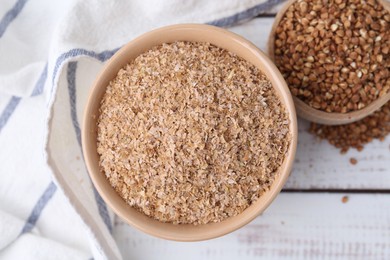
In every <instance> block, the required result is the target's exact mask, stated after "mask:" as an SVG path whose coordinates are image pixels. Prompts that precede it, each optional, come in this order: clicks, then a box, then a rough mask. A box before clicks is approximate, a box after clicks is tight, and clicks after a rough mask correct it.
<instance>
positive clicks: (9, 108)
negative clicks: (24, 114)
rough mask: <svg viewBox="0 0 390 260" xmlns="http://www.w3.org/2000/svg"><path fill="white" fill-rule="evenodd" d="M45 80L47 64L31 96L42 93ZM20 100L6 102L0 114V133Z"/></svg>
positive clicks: (11, 99)
mask: <svg viewBox="0 0 390 260" xmlns="http://www.w3.org/2000/svg"><path fill="white" fill-rule="evenodd" d="M46 78H47V64H46V66H45V68H44V70H43V71H42V73H41V76H40V77H39V79H38V81H37V83H36V84H35V87H34V89H33V92H32V94H31V96H37V95H39V94H41V93H42V91H43V88H44V86H45V82H46ZM20 100H21V98H20V97H16V96H13V97H11V98H10V100H9V101H8V104H7V105H6V106H5V108H4V110H3V112H2V113H1V114H0V133H1V130H2V129H3V127H4V126H5V125H6V124H7V122H8V119H9V118H10V117H11V115H12V114H13V113H14V112H15V109H16V107H17V106H18V105H19V103H20Z"/></svg>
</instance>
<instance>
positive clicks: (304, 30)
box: [272, 0, 390, 114]
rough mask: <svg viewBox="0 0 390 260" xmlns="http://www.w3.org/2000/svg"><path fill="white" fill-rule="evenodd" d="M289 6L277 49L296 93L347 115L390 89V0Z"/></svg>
mask: <svg viewBox="0 0 390 260" xmlns="http://www.w3.org/2000/svg"><path fill="white" fill-rule="evenodd" d="M287 6H288V8H287V9H286V10H285V12H284V13H282V14H283V16H282V17H281V18H280V21H279V22H278V23H277V24H276V28H275V36H274V38H273V40H274V41H273V42H272V45H273V46H272V50H273V51H272V54H273V55H274V60H275V64H276V65H277V67H278V68H279V69H280V71H281V73H282V74H283V76H284V78H285V79H286V81H287V83H288V85H289V87H290V90H291V93H292V94H293V95H294V96H296V97H297V98H299V100H301V101H303V102H304V103H306V104H307V105H309V106H310V107H311V108H314V109H316V110H319V111H324V112H327V113H343V114H346V113H349V112H354V111H358V110H363V109H365V108H367V107H369V106H370V104H372V103H374V102H376V101H377V100H379V99H381V98H382V97H384V96H386V95H387V94H388V93H389V92H390V73H389V66H390V53H389V50H390V26H389V25H390V12H389V10H390V7H389V3H388V2H386V1H382V0H367V1H361V0H310V1H309V0H294V1H292V0H290V1H289V2H288V3H287ZM276 20H278V18H277V19H276ZM372 112H373V111H372Z"/></svg>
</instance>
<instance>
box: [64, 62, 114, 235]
mask: <svg viewBox="0 0 390 260" xmlns="http://www.w3.org/2000/svg"><path fill="white" fill-rule="evenodd" d="M76 70H77V62H69V63H68V71H67V80H68V91H69V100H70V114H71V117H72V123H73V127H74V129H75V132H76V136H77V142H78V143H79V145H80V147H81V130H80V125H79V122H78V119H77V108H76V100H77V98H76V97H77V96H76ZM92 189H93V193H94V196H95V200H96V203H97V206H98V210H99V214H100V216H101V218H102V219H103V221H104V223H105V224H106V226H107V228H108V230H109V231H110V232H112V223H111V220H110V216H109V215H108V210H107V205H106V203H105V202H104V200H103V199H102V197H100V195H99V193H98V192H97V191H96V189H95V187H94V186H93V185H92Z"/></svg>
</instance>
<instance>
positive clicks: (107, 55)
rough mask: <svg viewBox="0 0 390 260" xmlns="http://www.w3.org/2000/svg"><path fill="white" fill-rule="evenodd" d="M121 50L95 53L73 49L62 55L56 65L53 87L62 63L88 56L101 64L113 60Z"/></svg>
mask: <svg viewBox="0 0 390 260" xmlns="http://www.w3.org/2000/svg"><path fill="white" fill-rule="evenodd" d="M118 50H119V48H116V49H113V50H105V51H102V52H94V51H89V50H86V49H80V48H78V49H72V50H70V51H67V52H65V53H63V54H61V55H60V56H59V57H58V58H57V60H56V63H55V65H54V70H53V74H52V87H53V86H54V80H55V78H56V76H57V73H58V70H59V68H60V67H61V65H62V63H63V62H64V61H66V60H68V59H71V58H74V57H79V56H87V57H91V58H95V59H97V60H99V61H101V62H103V61H106V60H108V59H109V58H111V56H112V55H114V54H115V52H117V51H118Z"/></svg>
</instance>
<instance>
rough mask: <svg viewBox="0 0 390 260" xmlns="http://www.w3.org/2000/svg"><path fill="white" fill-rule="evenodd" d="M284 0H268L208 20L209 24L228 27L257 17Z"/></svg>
mask: <svg viewBox="0 0 390 260" xmlns="http://www.w3.org/2000/svg"><path fill="white" fill-rule="evenodd" d="M283 1H284V0H268V1H266V2H264V3H261V4H258V5H255V6H254V7H251V8H249V9H247V10H245V11H242V12H240V13H237V14H234V15H231V16H228V17H225V18H221V19H218V20H215V21H211V22H208V23H207V24H209V25H214V26H219V27H228V26H232V25H234V24H237V23H239V22H243V21H247V20H249V19H251V18H254V17H256V16H257V15H259V14H261V13H263V12H265V11H267V10H269V9H271V7H273V6H274V5H277V4H279V3H281V2H283Z"/></svg>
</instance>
